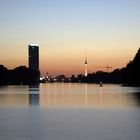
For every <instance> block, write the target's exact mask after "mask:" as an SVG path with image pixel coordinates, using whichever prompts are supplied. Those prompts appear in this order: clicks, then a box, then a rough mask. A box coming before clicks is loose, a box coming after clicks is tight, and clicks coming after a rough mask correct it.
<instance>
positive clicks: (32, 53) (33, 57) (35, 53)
mask: <svg viewBox="0 0 140 140" xmlns="http://www.w3.org/2000/svg"><path fill="white" fill-rule="evenodd" d="M28 50H29V68H30V69H33V70H36V71H39V45H37V44H31V45H29V46H28Z"/></svg>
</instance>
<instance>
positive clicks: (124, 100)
mask: <svg viewBox="0 0 140 140" xmlns="http://www.w3.org/2000/svg"><path fill="white" fill-rule="evenodd" d="M133 90H134V91H133ZM130 91H131V92H130ZM136 91H137V90H136V89H135V88H129V87H121V86H120V85H103V87H100V86H99V85H95V84H72V83H52V84H41V85H40V86H8V87H4V88H1V91H0V105H1V106H7V105H10V106H40V107H43V108H44V107H50V108H51V107H54V108H59V107H60V108H61V107H63V108H67V107H70V108H74V107H80V108H81V107H84V108H113V107H116V108H118V107H119V108H121V107H130V106H137V105H138V103H137V99H135V98H136V94H135V92H136Z"/></svg>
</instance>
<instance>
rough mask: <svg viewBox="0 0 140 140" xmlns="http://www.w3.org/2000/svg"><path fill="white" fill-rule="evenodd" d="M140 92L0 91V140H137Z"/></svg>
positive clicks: (56, 87)
mask: <svg viewBox="0 0 140 140" xmlns="http://www.w3.org/2000/svg"><path fill="white" fill-rule="evenodd" d="M139 92H140V88H136V87H135V88H134V87H121V86H120V85H104V86H103V87H99V85H94V84H63V83H62V84H43V85H40V86H39V87H37V86H4V87H0V140H139V139H140V121H139V120H140V93H139Z"/></svg>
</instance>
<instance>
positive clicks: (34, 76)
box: [0, 65, 40, 85]
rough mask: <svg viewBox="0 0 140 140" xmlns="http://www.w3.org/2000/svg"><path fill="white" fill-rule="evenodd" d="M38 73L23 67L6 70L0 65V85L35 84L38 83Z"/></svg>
mask: <svg viewBox="0 0 140 140" xmlns="http://www.w3.org/2000/svg"><path fill="white" fill-rule="evenodd" d="M39 75H40V74H39V72H38V71H35V70H32V69H29V68H27V67H25V66H20V67H17V68H15V69H13V70H8V69H7V68H6V67H4V66H3V65H0V85H6V84H37V83H38V82H39Z"/></svg>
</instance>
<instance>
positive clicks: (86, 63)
mask: <svg viewBox="0 0 140 140" xmlns="http://www.w3.org/2000/svg"><path fill="white" fill-rule="evenodd" d="M87 65H88V62H87V54H86V53H85V76H86V77H87V75H88V72H87Z"/></svg>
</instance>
